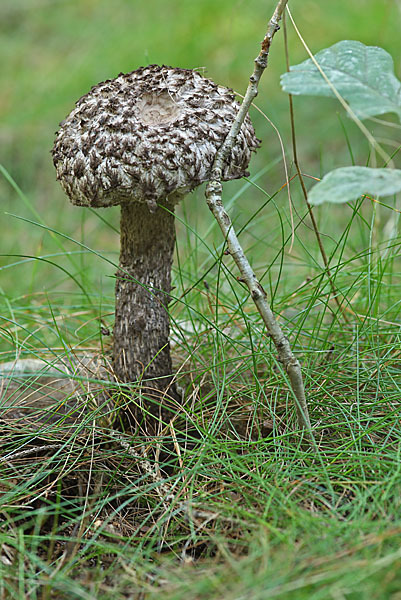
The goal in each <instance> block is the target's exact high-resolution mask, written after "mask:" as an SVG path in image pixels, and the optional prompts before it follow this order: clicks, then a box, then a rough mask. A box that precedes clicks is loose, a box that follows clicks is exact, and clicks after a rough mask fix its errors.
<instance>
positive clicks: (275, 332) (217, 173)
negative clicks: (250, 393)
mask: <svg viewBox="0 0 401 600" xmlns="http://www.w3.org/2000/svg"><path fill="white" fill-rule="evenodd" d="M287 1H288V0H280V1H279V2H278V4H277V6H276V9H275V11H274V13H273V16H272V18H271V19H270V21H269V24H268V27H267V32H266V35H265V37H264V39H263V42H262V47H261V50H260V53H259V54H258V56H257V57H256V58H255V67H254V71H253V73H252V75H251V77H250V79H249V85H248V88H247V90H246V93H245V96H244V100H243V102H242V104H241V107H240V109H239V111H238V114H237V116H236V118H235V120H234V122H233V124H232V126H231V129H230V131H229V132H228V134H227V137H226V139H225V141H224V143H223V144H222V146H221V148H220V149H219V151H218V152H217V154H216V157H215V161H214V164H213V169H212V179H211V181H210V182H209V183H208V184H207V186H206V202H207V204H208V207H209V209H210V210H211V212H212V213H213V216H214V217H215V219H216V221H217V222H218V224H219V227H220V229H221V231H222V233H223V235H224V237H225V239H226V241H227V246H228V250H229V253H230V254H231V256H232V257H233V259H234V261H235V263H236V265H237V267H238V269H239V271H240V273H241V279H240V281H242V282H244V283H245V284H246V285H247V287H248V289H249V292H250V294H251V296H252V299H253V301H254V302H255V304H256V307H257V309H258V311H259V313H260V315H261V317H262V319H263V321H264V323H265V325H266V328H267V331H268V333H269V335H270V336H271V338H272V340H273V342H274V344H275V346H276V349H277V353H278V358H279V361H280V362H281V364H282V365H283V367H284V370H285V372H286V373H287V375H288V377H289V380H290V383H291V388H292V391H293V394H294V399H295V406H296V410H297V416H298V424H299V426H300V428H302V429H306V430H307V431H308V433H309V434H310V435H311V424H310V420H309V412H308V405H307V401H306V396H305V388H304V383H303V380H302V372H301V366H300V364H299V362H298V360H297V359H296V357H295V356H294V355H293V353H292V351H291V347H290V344H289V341H288V339H287V337H286V336H285V335H284V333H283V331H282V329H281V327H280V325H279V324H278V322H277V321H276V318H275V316H274V314H273V312H272V310H271V308H270V306H269V303H268V300H267V294H266V292H265V290H264V289H263V287H262V286H261V284H260V283H259V281H258V280H257V278H256V275H255V273H254V272H253V270H252V267H251V266H250V264H249V262H248V260H247V258H246V256H245V254H244V251H243V250H242V248H241V246H240V243H239V241H238V238H237V235H236V233H235V230H234V228H233V225H232V222H231V219H230V217H229V215H228V214H227V212H226V211H225V209H224V206H223V203H222V200H221V196H222V190H223V188H222V184H221V181H222V175H223V165H224V163H225V161H226V159H227V158H228V157H229V155H230V153H231V150H232V148H233V147H234V144H235V141H236V138H237V135H238V133H239V131H240V129H241V126H242V124H243V122H244V120H245V117H246V115H247V113H248V110H249V107H250V106H251V103H252V101H253V99H254V98H255V97H256V96H257V93H258V85H259V81H260V78H261V76H262V74H263V72H264V70H265V69H266V67H267V61H268V56H269V51H270V46H271V43H272V40H273V37H274V34H275V33H276V32H277V31H278V30H279V23H280V20H281V17H282V14H283V11H284V10H285V7H286V4H287Z"/></svg>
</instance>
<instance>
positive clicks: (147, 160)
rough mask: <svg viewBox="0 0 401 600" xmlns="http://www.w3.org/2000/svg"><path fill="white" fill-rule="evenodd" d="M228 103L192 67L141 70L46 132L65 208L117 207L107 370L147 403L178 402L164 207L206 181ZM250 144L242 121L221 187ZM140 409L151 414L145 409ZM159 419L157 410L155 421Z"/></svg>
mask: <svg viewBox="0 0 401 600" xmlns="http://www.w3.org/2000/svg"><path fill="white" fill-rule="evenodd" d="M238 107H239V105H238V103H237V102H236V100H235V98H234V93H233V92H232V90H229V89H228V88H225V87H221V86H217V85H216V84H215V83H214V82H213V81H211V80H210V79H206V78H205V77H202V76H201V75H200V74H199V73H198V72H197V71H192V70H189V69H176V68H172V67H166V66H158V65H150V66H148V67H141V68H139V69H137V70H136V71H132V73H127V74H122V73H121V74H120V75H119V76H118V77H116V78H115V79H112V80H109V81H105V82H102V83H99V84H98V85H96V86H94V87H93V88H92V89H91V90H90V92H88V94H86V95H85V96H83V97H82V98H80V100H78V102H77V103H76V107H75V108H74V110H73V111H72V112H71V113H70V114H69V115H68V116H67V118H66V119H65V120H64V121H63V122H62V123H61V126H60V129H59V131H58V133H57V135H56V141H55V144H54V148H53V161H54V165H55V167H56V170H57V178H58V179H59V181H60V183H61V185H62V187H63V189H64V190H65V192H66V193H67V195H68V196H69V198H70V199H71V201H72V202H73V204H77V205H80V206H91V207H107V206H113V205H116V204H120V205H121V211H122V212H121V256H120V267H119V271H118V273H117V285H116V318H115V326H114V350H113V351H114V369H115V374H116V377H117V378H118V379H119V380H120V381H122V382H134V383H139V384H141V385H142V387H143V389H144V390H145V389H147V391H148V396H149V397H150V396H151V395H152V394H151V390H152V389H153V390H155V391H156V392H157V396H158V400H159V402H161V403H162V404H163V403H165V399H166V397H168V395H170V396H172V397H173V399H174V400H178V399H179V398H178V394H177V393H176V391H175V387H174V383H173V372H172V366H171V358H170V348H169V319H168V312H167V307H168V302H169V294H170V290H171V280H170V277H171V275H170V273H171V264H172V255H173V249H174V240H175V231H174V217H173V214H174V205H175V204H176V203H177V202H178V201H179V200H180V199H181V198H182V197H183V196H185V195H186V194H187V193H188V192H190V191H192V190H193V189H194V188H195V187H197V186H198V185H200V184H201V183H203V182H205V181H209V180H210V178H211V170H212V165H213V161H214V157H215V155H216V152H217V150H218V149H219V148H220V146H221V145H222V143H223V141H224V139H225V137H226V135H227V131H228V130H229V128H230V126H231V124H232V122H233V121H234V119H235V117H236V114H237V112H238ZM258 144H259V140H257V138H256V137H255V132H254V130H253V126H252V123H251V121H250V119H249V117H247V118H246V119H245V121H244V123H243V125H242V127H241V129H240V131H239V133H238V136H237V138H236V142H235V144H234V146H233V148H232V149H231V151H230V153H229V156H228V157H227V159H226V161H225V163H224V165H223V167H222V180H223V181H227V180H229V179H237V178H239V177H242V176H244V175H246V174H247V172H246V168H247V166H248V164H249V161H250V158H251V154H252V151H254V150H255V149H256V148H257V147H258ZM158 205H159V206H158ZM163 207H164V208H163ZM144 396H145V398H146V394H144ZM146 408H147V410H150V411H151V412H152V413H155V408H154V406H152V405H151V404H149V405H148V406H147V407H146ZM169 414H171V413H168V411H167V410H163V409H162V410H161V415H162V417H163V419H166V418H168V416H169Z"/></svg>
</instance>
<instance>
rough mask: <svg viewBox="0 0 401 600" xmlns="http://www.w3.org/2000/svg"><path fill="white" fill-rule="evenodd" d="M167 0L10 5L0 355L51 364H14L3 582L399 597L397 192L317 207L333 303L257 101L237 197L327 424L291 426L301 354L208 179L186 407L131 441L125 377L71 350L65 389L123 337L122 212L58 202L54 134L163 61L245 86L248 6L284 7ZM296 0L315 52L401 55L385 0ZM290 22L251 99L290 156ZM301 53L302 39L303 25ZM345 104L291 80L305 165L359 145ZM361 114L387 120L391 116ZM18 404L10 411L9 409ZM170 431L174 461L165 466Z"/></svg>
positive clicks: (178, 281)
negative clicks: (304, 92)
mask: <svg viewBox="0 0 401 600" xmlns="http://www.w3.org/2000/svg"><path fill="white" fill-rule="evenodd" d="M170 4H171V6H170V5H169V8H168V10H167V7H166V6H167V5H165V3H162V2H161V1H160V2H159V0H156V1H155V2H154V3H152V4H150V5H149V7H147V6H145V5H143V4H142V3H127V2H123V1H122V0H118V1H117V2H115V3H112V4H111V3H107V2H103V1H100V2H98V3H93V2H91V1H90V0H84V1H82V2H79V3H78V2H68V3H67V2H62V1H60V2H52V3H50V2H43V1H39V0H31V2H30V3H28V2H25V1H23V0H18V1H16V0H14V1H13V2H5V3H4V2H3V3H2V5H1V8H0V23H2V25H1V26H2V37H1V38H0V47H1V50H2V55H3V56H4V57H5V67H4V69H2V73H1V74H0V81H1V83H2V89H4V90H6V94H5V95H4V97H3V100H2V103H3V105H2V108H3V109H4V114H5V120H4V124H5V127H4V130H3V133H2V141H3V143H2V154H3V157H2V162H3V164H4V170H3V171H2V173H1V175H2V179H1V186H2V187H1V193H2V198H3V201H4V202H3V206H4V212H3V214H2V215H1V220H2V246H1V252H2V257H1V281H0V286H1V288H0V306H1V310H0V315H1V323H0V353H1V363H5V362H7V361H13V360H14V359H15V358H19V359H25V360H28V359H29V360H40V361H41V364H42V365H43V366H42V367H41V368H40V369H38V368H36V370H33V371H32V370H31V371H29V370H28V371H27V372H25V373H19V374H18V377H17V376H16V375H15V374H14V378H13V380H12V381H10V380H9V379H4V378H3V379H2V380H1V381H2V390H1V391H2V396H3V400H2V402H3V405H2V408H0V418H1V419H2V433H1V447H2V453H1V458H0V473H1V475H0V486H1V494H2V497H1V515H2V524H1V525H0V544H1V551H0V559H1V560H0V598H15V599H22V598H29V599H31V598H32V599H50V598H77V599H78V598H79V599H81V598H83V599H91V600H92V599H95V598H96V599H102V600H106V599H109V598H113V600H120V599H121V600H122V599H123V598H132V599H138V600H139V599H144V598H152V597H157V596H158V595H160V596H163V598H166V599H168V600H170V599H171V600H173V599H174V600H181V599H183V598H185V599H188V598H190V599H194V600H195V599H198V598H199V599H200V598H202V600H203V599H209V598H210V600H218V599H220V598H221V599H223V598H224V599H225V600H226V599H228V600H240V599H242V598H252V600H257V599H259V598H260V599H261V600H262V599H265V598H283V599H286V600H287V599H292V598H294V599H297V600H298V599H300V600H302V599H303V598H305V599H306V598H308V600H309V599H313V600H318V599H326V598H328V599H334V600H340V599H341V600H342V599H343V598H347V599H353V598H355V599H358V600H359V599H364V598H366V599H369V600H370V599H372V598H377V599H380V600H382V599H387V598H389V599H392V600H397V599H399V598H400V597H401V596H400V589H401V580H400V578H401V576H400V572H401V571H400V565H401V553H400V535H401V518H400V486H401V474H400V448H401V430H400V425H399V423H400V399H401V390H400V388H401V375H400V373H401V370H400V354H401V351H400V348H401V344H400V340H401V332H400V310H401V305H400V300H399V298H400V291H401V290H400V288H401V278H400V272H401V271H400V258H399V243H400V238H399V235H398V234H397V235H396V237H394V238H392V240H391V241H390V242H389V240H388V238H389V236H388V234H387V233H386V228H385V225H386V223H387V222H388V220H389V219H391V218H393V217H394V215H396V213H395V212H393V211H392V210H390V209H388V208H385V207H382V206H379V205H377V204H374V203H372V202H370V201H368V200H364V201H360V202H358V203H355V204H353V205H352V206H347V207H340V208H339V207H333V206H324V207H321V208H319V210H318V211H316V216H317V219H318V224H319V230H320V231H321V234H322V239H323V241H324V245H325V249H326V252H327V254H328V256H329V259H330V267H331V271H332V275H333V278H334V283H335V286H336V289H337V291H338V292H337V293H338V299H339V301H340V302H341V303H342V306H343V310H342V311H339V309H338V306H337V304H336V303H335V302H334V300H333V298H332V296H331V295H330V286H329V282H328V280H327V276H326V274H325V272H324V269H323V267H322V261H321V258H320V255H319V251H318V247H317V243H316V240H315V237H314V234H313V232H312V231H311V228H310V226H309V222H308V220H307V218H306V212H307V211H306V208H305V205H304V203H303V200H302V196H301V193H300V190H299V187H298V185H297V183H296V181H294V183H293V184H292V193H293V201H294V226H295V230H294V243H293V247H292V250H291V251H290V244H291V219H290V215H289V211H288V208H287V199H286V192H285V190H281V191H280V188H281V186H282V185H283V182H284V177H283V173H282V169H281V166H280V151H279V146H278V144H277V142H276V140H275V139H273V136H271V133H270V130H267V129H266V125H265V121H264V120H263V119H262V117H259V116H258V115H257V114H255V117H254V120H255V122H256V125H257V129H258V135H259V137H262V138H263V146H262V149H261V151H260V152H259V153H258V156H257V157H255V161H254V163H253V165H252V173H251V176H250V178H249V179H248V180H242V181H239V182H232V183H229V184H227V185H225V189H224V201H225V205H226V206H227V207H228V209H229V212H230V214H231V215H232V218H233V220H234V223H235V227H236V229H237V231H238V232H240V240H241V242H242V244H243V246H244V248H245V249H246V253H247V256H248V257H249V258H250V259H251V262H252V264H253V267H254V269H255V270H256V272H257V273H258V276H259V277H260V279H261V280H262V282H263V285H264V286H265V288H266V290H267V291H268V293H269V297H270V298H272V305H273V308H274V311H275V313H276V315H277V316H278V318H279V319H280V323H281V325H282V326H283V328H284V329H285V330H286V332H287V335H289V337H290V340H291V343H292V346H293V349H294V350H295V352H296V353H297V356H299V358H300V359H301V361H302V365H303V373H304V377H305V382H306V386H307V391H308V396H309V405H310V412H311V420H312V423H313V427H314V435H315V440H316V445H315V446H311V445H308V444H307V443H305V441H304V440H303V439H302V436H301V435H300V433H299V431H297V427H296V419H295V414H294V409H293V400H292V397H291V393H290V391H289V388H288V383H287V379H286V374H285V373H283V372H282V368H281V365H280V364H279V363H278V362H277V360H276V353H275V350H274V348H273V347H272V345H271V342H270V340H269V339H268V338H267V336H266V335H265V332H264V329H263V326H262V324H261V321H260V318H259V316H258V314H257V312H256V310H255V308H254V306H253V304H252V302H251V300H250V298H249V295H248V292H247V290H246V289H245V288H244V287H243V286H242V284H241V283H239V282H238V281H237V272H236V269H235V266H234V264H233V263H232V261H231V259H230V257H227V256H224V255H223V254H222V251H223V249H224V248H223V243H222V240H221V237H220V234H219V231H218V229H217V226H216V225H215V224H214V223H213V222H212V221H211V217H210V215H209V214H208V211H207V208H206V207H205V202H204V199H203V190H200V191H198V192H195V193H194V194H193V195H192V197H191V198H188V199H187V200H186V201H185V202H184V204H183V205H182V206H181V207H180V209H179V212H178V215H177V239H178V245H177V250H176V262H175V266H174V290H173V296H174V300H173V301H172V303H171V320H172V330H173V331H172V339H173V355H174V359H175V363H176V364H175V366H176V369H177V371H178V377H179V383H180V385H181V386H182V387H183V389H184V391H185V405H184V407H183V409H182V411H180V412H179V413H178V414H177V417H176V419H175V421H174V422H173V423H172V424H170V426H168V427H166V428H165V429H164V430H163V431H162V432H161V434H160V436H159V437H158V438H157V439H152V440H149V439H148V438H147V437H146V436H145V435H141V434H138V435H137V436H136V437H135V438H134V439H133V438H132V437H129V436H124V435H123V434H119V433H117V432H116V428H115V425H116V422H117V420H118V408H119V404H117V406H116V405H115V404H114V403H113V402H110V398H109V396H110V395H111V397H112V399H116V398H118V400H119V403H121V402H124V399H125V398H126V390H124V389H116V386H115V385H113V384H109V385H108V386H105V382H104V380H103V379H102V378H101V377H99V372H98V371H97V370H96V369H95V368H93V369H92V370H91V371H90V373H89V375H90V376H89V384H88V377H87V376H86V375H85V373H84V375H82V374H80V372H78V373H75V375H74V377H73V378H74V379H75V388H74V393H73V392H72V391H70V390H69V391H66V390H65V384H66V370H65V369H67V370H68V369H69V370H71V369H72V368H73V366H74V357H81V356H82V353H83V351H87V352H89V353H99V354H100V355H104V356H105V357H106V358H107V357H109V355H110V336H109V332H110V331H111V330H112V325H113V310H114V297H113V296H114V290H113V288H114V273H115V269H116V263H117V261H118V211H116V210H108V211H104V212H102V211H97V212H96V211H88V210H84V209H77V208H73V207H70V206H69V205H68V204H67V203H66V201H65V198H64V196H63V193H62V191H61V190H60V189H59V188H58V187H57V184H56V183H55V182H54V173H53V169H52V166H51V164H50V157H49V154H48V150H49V149H50V147H51V145H52V138H53V131H54V130H55V129H56V127H57V122H58V121H59V120H60V119H61V118H63V116H64V115H65V114H66V113H67V112H68V111H69V110H70V109H71V106H72V103H73V101H74V100H75V98H77V97H79V95H80V94H82V93H84V92H86V91H87V90H88V89H89V87H90V85H92V83H95V82H96V81H98V80H101V79H104V78H107V77H110V76H114V75H115V74H116V73H118V72H119V71H120V70H123V71H124V70H131V69H133V68H136V67H137V66H139V64H142V63H144V62H148V61H151V62H164V63H167V64H176V65H178V66H191V67H192V66H202V65H207V66H208V74H209V75H210V76H211V77H213V78H214V79H216V80H217V81H221V82H222V83H226V84H228V85H231V86H233V87H234V88H236V89H239V90H240V91H241V89H242V88H243V87H244V82H245V81H246V77H247V75H248V73H249V71H250V65H251V60H252V57H253V56H254V55H255V53H256V52H255V51H256V49H257V44H256V41H257V40H259V39H260V38H261V36H262V34H263V26H262V30H261V29H260V27H261V24H260V21H261V19H260V18H259V17H255V16H254V15H255V11H263V14H265V13H266V14H267V15H268V16H270V13H271V12H272V8H273V3H270V4H269V3H267V4H268V6H265V3H261V2H260V0H252V1H251V2H248V3H246V7H245V4H244V3H242V2H237V3H234V4H233V3H229V2H228V1H226V0H224V1H222V2H220V3H217V4H216V3H215V2H213V3H212V2H209V1H208V0H200V1H199V2H197V3H188V4H186V3H184V7H183V6H182V5H181V3H175V2H172V3H170ZM295 4H296V3H295ZM295 4H294V7H293V12H295V10H298V11H299V12H298V14H295V17H296V18H297V22H298V25H300V26H301V29H302V31H303V33H304V35H305V37H306V38H307V39H308V41H309V43H310V44H311V45H312V48H313V50H318V49H321V48H322V47H325V46H329V45H330V44H331V43H334V42H335V41H338V40H339V39H346V38H348V39H349V38H353V39H360V40H361V41H363V42H365V43H370V44H377V45H381V46H383V47H384V48H386V49H387V50H389V51H390V52H391V53H392V54H393V56H394V57H395V59H396V68H398V69H399V56H398V55H397V51H398V50H397V40H398V38H399V36H398V28H399V18H400V17H399V13H398V12H397V10H398V8H397V6H396V5H395V4H394V3H391V2H375V1H373V0H369V1H368V0H366V1H362V0H361V1H360V2H357V3H352V6H350V4H349V3H348V2H345V0H344V1H342V0H341V1H340V0H339V1H338V2H336V3H335V4H336V6H335V14H334V13H333V11H334V8H333V6H327V7H326V5H324V6H323V4H322V3H317V2H312V1H310V2H306V3H303V5H302V6H303V9H304V10H303V11H301V10H300V7H299V6H295ZM173 8H174V9H175V12H174V14H175V15H176V16H175V18H174V19H171V17H170V10H171V11H173ZM184 8H185V9H184ZM179 9H180V10H179ZM153 11H156V14H157V16H158V18H155V13H154V12H153ZM332 13H333V14H332ZM361 13H363V15H364V18H363V19H361ZM171 14H172V13H171ZM397 19H398V21H397ZM133 22H134V23H135V27H134V28H133V25H132V24H133ZM166 22H168V25H169V26H168V27H166V26H165V23H166ZM133 30H134V31H135V35H133ZM194 31H196V32H197V35H194V34H193V32H194ZM291 35H292V34H291ZM279 36H280V34H279V35H278V36H277V37H276V40H277V43H276V40H275V45H274V52H273V50H272V55H271V64H270V66H269V70H268V72H267V73H266V79H265V82H264V84H263V85H264V87H263V88H262V89H261V93H260V95H259V99H258V102H259V106H260V107H261V108H262V109H263V110H265V111H266V112H267V113H268V114H269V116H270V117H272V118H273V120H274V121H275V123H276V124H277V125H278V126H279V129H280V131H281V132H282V135H283V136H284V141H285V144H286V149H287V151H288V154H289V155H291V152H290V146H289V144H288V142H287V137H286V136H287V134H288V105H287V101H286V99H285V97H284V96H283V95H282V94H281V93H280V92H279V89H278V84H277V80H278V75H279V73H280V72H282V71H283V70H284V66H283V65H284V58H283V56H282V52H281V48H280V42H279ZM171 40H174V43H171ZM239 49H240V50H239ZM291 56H292V62H293V63H295V62H298V61H299V60H302V59H303V58H304V55H303V53H302V50H301V49H300V47H299V46H297V45H296V40H295V37H293V38H292V40H291ZM133 57H134V59H133ZM397 61H398V64H397ZM15 73H17V75H15ZM60 73H62V76H60ZM398 75H399V71H398ZM240 88H241V89H240ZM268 103H269V105H268V108H267V104H268ZM337 110H338V108H337V106H336V105H335V104H334V103H331V102H330V101H326V100H322V99H320V100H317V99H316V100H315V99H312V100H311V99H299V100H298V101H297V102H296V120H297V139H298V144H299V152H300V156H301V162H302V167H303V169H304V170H306V171H308V173H309V174H311V175H313V176H320V174H321V173H322V172H326V171H327V170H329V169H330V168H332V167H333V166H340V165H344V164H350V163H351V162H353V161H355V162H356V163H357V164H364V163H365V162H366V161H367V160H368V148H367V146H366V144H365V142H364V140H362V139H361V137H360V134H359V133H358V132H357V131H356V129H355V128H354V125H353V124H351V123H349V122H348V121H347V120H346V119H345V118H343V116H342V115H341V114H338V115H335V114H334V112H335V111H337ZM369 127H370V128H371V129H372V131H374V134H375V135H376V136H377V137H384V134H383V131H386V128H385V127H384V126H382V125H380V124H375V123H369ZM385 135H386V137H392V139H395V136H394V135H393V134H392V133H390V134H389V133H388V132H387V133H386V134H385ZM395 160H396V161H399V157H398V155H396V157H395ZM387 204H389V205H390V204H392V201H389V202H388V203H387ZM195 208H196V211H195V210H194V209H195ZM60 358H63V360H64V361H65V363H66V367H65V369H64V368H63V369H61V368H60V364H59V360H60ZM51 369H55V371H54V370H53V371H51ZM67 379H68V378H67ZM44 385H45V390H46V396H47V397H48V398H50V399H52V402H51V406H50V408H49V406H46V405H45V404H46V403H44V401H43V386H44ZM88 385H89V388H88V387H87V386H88ZM40 386H42V387H40ZM38 387H39V391H38ZM105 387H107V391H108V395H107V394H106V395H105V394H104V389H105ZM41 390H42V391H41ZM77 393H78V394H79V398H78V402H77V399H76V394H77ZM27 395H28V396H29V397H30V401H32V399H35V403H36V404H35V407H36V408H35V411H36V412H35V411H34V412H33V413H31V415H30V419H27V418H26V414H25V415H22V416H21V413H18V405H19V404H20V403H21V402H22V401H23V399H24V398H26V397H27ZM134 398H135V400H136V401H138V402H139V401H140V396H139V394H138V393H136V394H135V395H134ZM6 399H7V401H6ZM7 403H8V405H10V404H13V410H14V411H16V412H14V413H13V412H12V411H11V412H10V410H9V412H8V416H7V409H6V404H7ZM47 404H48V403H47ZM9 408H10V407H9V406H8V409H9ZM77 411H79V412H78V413H77ZM10 414H11V417H10ZM166 444H167V445H168V448H169V453H170V456H171V455H173V458H172V459H171V460H172V461H173V463H174V464H173V466H172V467H171V468H170V470H168V473H169V474H168V475H164V476H162V475H161V474H160V471H159V461H160V460H163V448H164V447H165V445H166Z"/></svg>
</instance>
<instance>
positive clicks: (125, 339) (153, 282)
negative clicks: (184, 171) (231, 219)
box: [113, 201, 177, 416]
mask: <svg viewBox="0 0 401 600" xmlns="http://www.w3.org/2000/svg"><path fill="white" fill-rule="evenodd" d="M174 245H175V227H174V206H172V205H170V204H168V203H165V208H164V207H162V206H160V207H158V209H157V210H156V211H155V212H154V213H152V212H150V211H149V209H148V207H147V206H146V205H144V204H143V203H140V202H135V201H133V202H127V203H125V204H122V205H121V250H120V268H119V271H118V273H117V281H116V314H115V324H114V353H113V354H114V371H115V373H116V375H117V377H118V378H119V379H120V380H121V381H125V382H129V381H141V382H142V387H143V390H144V392H145V395H146V396H147V397H148V398H154V399H155V401H156V403H155V405H154V407H153V408H152V407H151V406H150V407H148V409H149V410H150V411H151V412H152V413H155V412H158V411H157V401H158V400H160V393H159V392H162V393H165V396H166V397H172V398H173V399H177V392H176V387H175V384H174V382H173V371H172V364H171V357H170V343H169V333H170V324H169V316H168V303H169V300H170V297H169V293H170V290H171V266H172V262H173V252H174ZM168 404H171V403H170V402H169V403H168ZM162 416H163V415H162Z"/></svg>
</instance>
